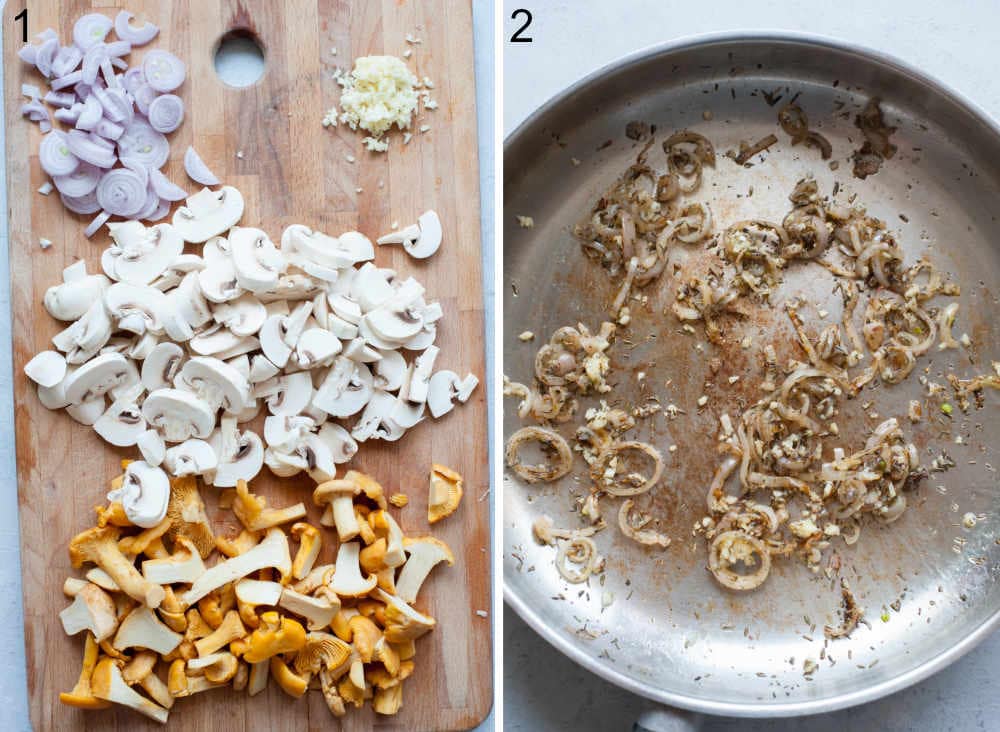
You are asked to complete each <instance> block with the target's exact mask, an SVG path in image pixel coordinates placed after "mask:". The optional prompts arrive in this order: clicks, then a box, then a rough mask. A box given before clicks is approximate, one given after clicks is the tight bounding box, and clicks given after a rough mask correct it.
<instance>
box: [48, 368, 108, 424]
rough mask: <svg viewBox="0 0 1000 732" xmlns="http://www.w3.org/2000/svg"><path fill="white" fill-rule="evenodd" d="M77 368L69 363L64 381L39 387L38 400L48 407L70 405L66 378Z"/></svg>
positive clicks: (60, 407) (54, 407)
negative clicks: (67, 397) (67, 396)
mask: <svg viewBox="0 0 1000 732" xmlns="http://www.w3.org/2000/svg"><path fill="white" fill-rule="evenodd" d="M77 368H78V367H77V366H70V365H67V366H66V375H65V376H64V377H63V379H62V381H60V382H59V383H58V384H56V385H55V386H39V387H38V401H40V402H41V403H42V406H43V407H45V408H46V409H62V408H63V407H67V406H69V400H68V399H66V380H67V379H68V378H69V376H70V374H72V373H73V372H74V371H76V369H77ZM102 406H103V405H102ZM102 413H103V409H102Z"/></svg>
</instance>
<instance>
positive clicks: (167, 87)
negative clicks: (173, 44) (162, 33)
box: [142, 49, 186, 92]
mask: <svg viewBox="0 0 1000 732" xmlns="http://www.w3.org/2000/svg"><path fill="white" fill-rule="evenodd" d="M142 70H143V71H144V72H146V83H147V84H149V85H150V86H151V87H153V88H154V89H156V91H158V92H170V91H173V90H174V89H176V88H177V87H179V86H180V85H181V84H183V83H184V75H185V73H186V69H185V67H184V62H183V61H181V60H180V59H179V58H177V57H176V56H174V54H172V53H170V52H169V51H161V50H159V49H153V50H152V51H150V52H149V53H147V54H146V57H145V58H144V59H143V60H142Z"/></svg>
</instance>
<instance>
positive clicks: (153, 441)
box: [135, 430, 167, 467]
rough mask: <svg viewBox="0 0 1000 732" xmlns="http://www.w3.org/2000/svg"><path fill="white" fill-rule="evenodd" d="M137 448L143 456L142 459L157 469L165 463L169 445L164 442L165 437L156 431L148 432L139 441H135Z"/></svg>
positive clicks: (140, 436)
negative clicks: (164, 459)
mask: <svg viewBox="0 0 1000 732" xmlns="http://www.w3.org/2000/svg"><path fill="white" fill-rule="evenodd" d="M135 444H136V447H138V448H139V452H140V454H141V455H142V459H143V460H145V461H146V462H147V463H148V464H149V465H152V466H153V467H157V466H159V465H160V463H162V462H163V458H164V456H165V455H166V452H167V445H166V443H165V442H164V441H163V436H162V435H161V434H160V433H159V432H157V431H156V430H146V431H145V432H143V433H142V434H141V435H139V439H137V440H136V441H135Z"/></svg>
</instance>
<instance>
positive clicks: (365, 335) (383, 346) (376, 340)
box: [358, 319, 400, 351]
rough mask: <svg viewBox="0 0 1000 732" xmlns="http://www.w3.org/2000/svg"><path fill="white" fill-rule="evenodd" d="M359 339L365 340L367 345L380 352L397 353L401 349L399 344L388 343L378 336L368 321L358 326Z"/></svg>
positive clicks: (362, 321) (363, 321)
mask: <svg viewBox="0 0 1000 732" xmlns="http://www.w3.org/2000/svg"><path fill="white" fill-rule="evenodd" d="M358 337H359V338H362V339H364V341H365V343H367V344H368V345H369V346H371V347H372V348H374V349H377V350H379V351H395V350H396V349H397V348H399V347H400V344H399V343H395V342H393V341H387V340H386V339H384V338H381V337H379V336H378V335H376V334H375V333H374V332H373V331H372V329H371V326H369V325H368V321H367V320H364V319H362V320H361V323H359V324H358Z"/></svg>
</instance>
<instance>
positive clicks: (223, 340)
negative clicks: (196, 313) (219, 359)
mask: <svg viewBox="0 0 1000 732" xmlns="http://www.w3.org/2000/svg"><path fill="white" fill-rule="evenodd" d="M244 338H245V336H239V335H236V334H235V333H233V332H232V331H231V330H229V329H228V328H226V327H224V326H223V325H221V324H220V323H215V324H214V325H210V326H209V327H208V328H206V329H205V330H203V331H202V332H201V333H199V334H198V335H196V336H195V337H194V338H192V339H191V341H190V343H189V347H190V348H191V350H192V351H194V352H195V353H197V354H198V355H199V356H213V355H215V354H217V353H222V352H223V351H227V350H229V349H230V348H233V347H234V346H238V345H239V344H240V343H242V342H243V339H244ZM237 355H238V354H237Z"/></svg>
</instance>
